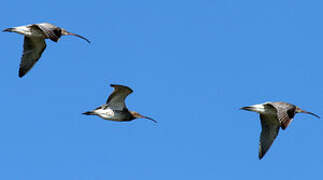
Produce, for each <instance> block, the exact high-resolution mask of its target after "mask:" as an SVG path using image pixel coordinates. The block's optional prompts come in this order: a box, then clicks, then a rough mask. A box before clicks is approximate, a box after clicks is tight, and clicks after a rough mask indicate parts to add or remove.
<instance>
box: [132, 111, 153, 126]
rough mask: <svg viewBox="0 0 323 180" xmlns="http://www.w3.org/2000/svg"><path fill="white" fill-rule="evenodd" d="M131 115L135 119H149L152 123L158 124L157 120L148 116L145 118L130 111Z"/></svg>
mask: <svg viewBox="0 0 323 180" xmlns="http://www.w3.org/2000/svg"><path fill="white" fill-rule="evenodd" d="M129 112H130V114H131V115H132V116H133V118H134V119H138V118H143V119H149V120H151V121H153V122H154V123H157V121H156V120H154V119H153V118H150V117H147V116H143V115H141V114H139V113H137V112H135V111H129Z"/></svg>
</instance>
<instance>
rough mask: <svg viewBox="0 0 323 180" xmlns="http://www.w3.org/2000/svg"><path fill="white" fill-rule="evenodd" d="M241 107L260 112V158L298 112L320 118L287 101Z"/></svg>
mask: <svg viewBox="0 0 323 180" xmlns="http://www.w3.org/2000/svg"><path fill="white" fill-rule="evenodd" d="M241 109H243V110H248V111H255V112H258V113H259V114H260V120H261V127H262V131H261V135H260V145H259V159H262V158H263V157H264V155H265V154H266V152H267V151H268V149H269V148H270V146H271V145H272V143H273V142H274V140H275V139H276V137H277V135H278V132H279V129H280V128H282V129H283V130H285V129H286V128H287V126H288V125H289V124H290V123H291V122H292V120H293V118H294V116H295V114H296V113H307V114H311V115H313V116H315V117H318V118H320V117H319V116H318V115H316V114H314V113H312V112H307V111H304V110H302V109H300V108H299V107H297V106H295V105H293V104H289V103H285V102H266V103H263V104H256V105H252V106H246V107H242V108H241Z"/></svg>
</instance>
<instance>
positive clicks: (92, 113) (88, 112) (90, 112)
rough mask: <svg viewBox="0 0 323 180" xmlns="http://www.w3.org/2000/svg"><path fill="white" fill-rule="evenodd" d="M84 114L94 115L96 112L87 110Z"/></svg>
mask: <svg viewBox="0 0 323 180" xmlns="http://www.w3.org/2000/svg"><path fill="white" fill-rule="evenodd" d="M82 114H84V115H94V114H95V113H94V112H93V111H87V112H84V113H82Z"/></svg>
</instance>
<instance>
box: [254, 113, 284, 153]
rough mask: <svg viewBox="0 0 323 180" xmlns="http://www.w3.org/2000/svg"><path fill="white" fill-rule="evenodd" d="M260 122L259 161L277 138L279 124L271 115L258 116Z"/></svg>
mask: <svg viewBox="0 0 323 180" xmlns="http://www.w3.org/2000/svg"><path fill="white" fill-rule="evenodd" d="M260 120H261V127H262V130H261V135H260V145H259V159H262V158H263V157H264V155H265V154H266V152H267V151H268V149H269V148H270V146H271V145H272V144H273V142H274V140H275V138H276V137H277V135H278V132H279V128H280V123H279V121H278V119H277V117H275V116H273V115H263V114H260Z"/></svg>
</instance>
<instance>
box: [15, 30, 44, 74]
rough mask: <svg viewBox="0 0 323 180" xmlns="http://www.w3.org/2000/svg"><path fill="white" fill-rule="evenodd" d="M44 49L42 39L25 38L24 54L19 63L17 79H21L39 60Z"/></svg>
mask: <svg viewBox="0 0 323 180" xmlns="http://www.w3.org/2000/svg"><path fill="white" fill-rule="evenodd" d="M45 48H46V43H45V40H44V39H43V38H35V37H32V38H30V37H26V36H25V39H24V52H23V55H22V58H21V62H20V68H19V77H23V76H24V75H25V74H26V73H27V72H28V71H29V70H30V69H31V68H32V67H33V66H34V64H35V63H36V62H37V61H38V60H39V58H40V56H41V55H42V53H43V52H44V50H45Z"/></svg>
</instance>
